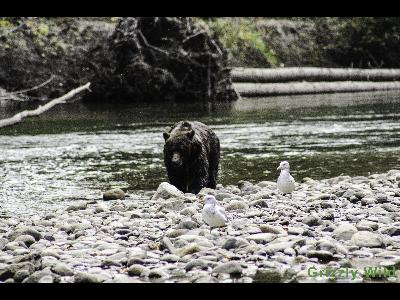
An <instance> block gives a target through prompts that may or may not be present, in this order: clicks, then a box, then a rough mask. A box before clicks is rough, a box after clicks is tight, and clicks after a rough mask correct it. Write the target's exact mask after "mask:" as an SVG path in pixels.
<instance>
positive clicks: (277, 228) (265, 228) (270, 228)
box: [260, 224, 287, 234]
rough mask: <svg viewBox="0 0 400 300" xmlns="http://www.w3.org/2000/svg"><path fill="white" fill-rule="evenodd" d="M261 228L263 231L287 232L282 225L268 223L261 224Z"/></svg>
mask: <svg viewBox="0 0 400 300" xmlns="http://www.w3.org/2000/svg"><path fill="white" fill-rule="evenodd" d="M260 230H261V232H263V233H273V234H287V231H286V230H285V229H283V228H282V227H281V226H272V225H268V224H262V225H260Z"/></svg>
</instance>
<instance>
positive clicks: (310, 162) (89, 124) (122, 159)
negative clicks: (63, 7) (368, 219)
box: [0, 92, 400, 211]
mask: <svg viewBox="0 0 400 300" xmlns="http://www.w3.org/2000/svg"><path fill="white" fill-rule="evenodd" d="M399 96H400V94H399V93H398V92H397V93H396V92H385V93H357V94H330V95H307V96H292V97H272V98H268V99H241V100H239V101H236V102H232V103H219V104H208V103H200V104H199V103H192V104H171V103H158V104H151V105H143V104H131V105H126V106H115V105H110V104H108V105H105V104H103V105H96V106H93V105H91V106H89V105H83V104H80V103H74V104H69V105H64V106H59V107H55V108H54V109H53V110H52V111H50V112H48V113H46V114H43V115H41V116H39V117H38V118H33V119H27V120H26V121H24V122H23V123H21V124H18V125H15V126H12V127H8V128H3V129H0V135H1V136H0V149H1V152H0V194H1V195H2V196H1V198H2V199H0V205H2V206H3V207H6V208H7V210H8V211H12V210H14V209H15V210H17V209H18V210H19V211H21V206H25V207H26V208H27V210H29V209H32V210H33V209H34V207H36V208H37V209H39V210H40V209H42V208H43V207H44V206H46V208H47V207H51V205H49V204H54V205H56V204H60V203H64V204H63V205H65V202H66V201H68V200H71V201H73V200H74V199H77V198H99V197H101V191H103V190H104V189H107V188H110V187H116V186H118V187H123V188H125V189H128V190H129V192H131V193H132V192H136V193H140V192H141V191H146V190H152V189H155V188H156V187H157V186H158V185H159V183H160V182H161V181H164V180H166V174H165V168H164V163H163V156H162V150H163V143H164V141H163V138H162V132H163V130H164V129H165V127H166V126H170V125H172V124H173V123H174V122H176V121H179V120H183V119H188V120H198V121H201V122H204V123H206V124H208V125H210V126H211V127H212V128H213V129H214V130H215V132H216V133H217V135H218V136H219V138H220V141H221V171H220V176H219V182H220V183H222V184H224V185H227V184H235V185H236V184H237V182H238V181H239V180H249V181H251V182H259V181H262V180H273V181H274V180H276V177H277V176H278V172H277V170H276V168H277V166H278V164H279V161H280V160H284V159H286V160H289V162H290V163H291V167H292V173H293V175H294V177H295V178H296V179H297V181H301V180H302V179H303V178H305V177H311V178H314V179H323V178H329V177H333V176H338V175H351V176H355V175H368V174H370V173H378V172H385V171H388V170H389V169H395V168H400V155H399V154H400V122H399V121H400V108H399V107H400V106H399V104H400V97H399ZM21 109H22V107H21ZM11 114H12V113H11V112H10V111H7V110H6V109H3V110H1V112H0V118H4V117H7V116H10V115H11ZM44 203H46V204H44ZM60 205H61V204H60ZM22 211H23V209H22Z"/></svg>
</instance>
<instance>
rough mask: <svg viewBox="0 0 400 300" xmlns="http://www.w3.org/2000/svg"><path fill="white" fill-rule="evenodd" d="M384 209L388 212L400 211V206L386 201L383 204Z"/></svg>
mask: <svg viewBox="0 0 400 300" xmlns="http://www.w3.org/2000/svg"><path fill="white" fill-rule="evenodd" d="M381 207H382V208H383V209H384V210H386V211H388V212H398V211H400V207H398V206H397V205H394V204H392V203H384V204H382V206H381Z"/></svg>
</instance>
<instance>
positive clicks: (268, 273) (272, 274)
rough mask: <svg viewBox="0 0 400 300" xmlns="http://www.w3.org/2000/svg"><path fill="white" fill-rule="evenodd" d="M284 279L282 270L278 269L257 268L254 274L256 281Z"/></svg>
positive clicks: (267, 281)
mask: <svg viewBox="0 0 400 300" xmlns="http://www.w3.org/2000/svg"><path fill="white" fill-rule="evenodd" d="M282 281H283V274H282V271H280V270H277V269H261V268H260V269H257V272H256V274H255V275H254V282H255V283H281V282H282Z"/></svg>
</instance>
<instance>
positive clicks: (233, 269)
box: [212, 261, 243, 275]
mask: <svg viewBox="0 0 400 300" xmlns="http://www.w3.org/2000/svg"><path fill="white" fill-rule="evenodd" d="M242 272H243V269H242V266H241V265H240V264H239V263H238V262H234V261H231V262H227V263H223V264H220V265H218V266H216V267H215V268H214V269H213V270H212V273H225V274H232V275H233V274H242Z"/></svg>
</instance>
